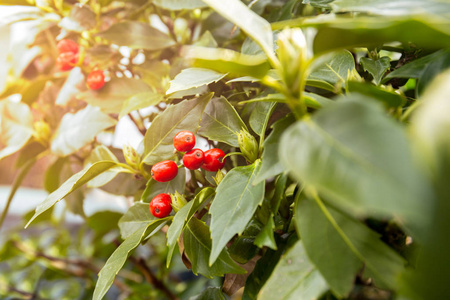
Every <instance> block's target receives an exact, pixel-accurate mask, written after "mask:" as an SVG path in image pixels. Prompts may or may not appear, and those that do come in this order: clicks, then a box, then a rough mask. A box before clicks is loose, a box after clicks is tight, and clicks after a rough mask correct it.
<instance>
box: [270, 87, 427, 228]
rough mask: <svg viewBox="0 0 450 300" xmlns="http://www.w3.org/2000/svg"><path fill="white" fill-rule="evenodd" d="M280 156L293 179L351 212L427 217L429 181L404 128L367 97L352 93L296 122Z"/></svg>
mask: <svg viewBox="0 0 450 300" xmlns="http://www.w3.org/2000/svg"><path fill="white" fill-rule="evenodd" d="M279 156H280V158H281V161H282V163H283V165H284V167H285V168H286V169H287V170H289V171H290V172H291V174H292V175H293V176H294V177H295V179H297V180H298V181H299V182H302V183H304V184H306V186H310V187H315V188H316V189H317V190H318V191H319V192H320V193H323V194H324V195H326V197H327V199H328V198H329V199H330V200H332V201H333V202H334V203H336V204H338V205H339V206H345V207H346V209H349V210H351V211H353V212H358V213H363V214H368V215H371V216H377V215H378V216H380V215H382V216H392V215H395V216H401V218H402V220H404V221H406V223H408V225H410V226H411V225H413V226H414V227H416V229H417V228H420V227H421V225H419V224H423V223H422V222H424V221H425V219H426V218H427V217H426V216H427V214H426V213H425V212H427V211H428V209H429V206H428V204H427V203H426V202H424V201H423V199H426V198H428V197H429V187H428V185H427V182H426V181H425V180H424V178H423V177H422V176H421V175H420V173H419V172H418V170H417V168H416V166H415V165H414V163H413V158H412V155H411V148H410V145H409V142H408V140H407V136H406V133H405V131H404V130H403V128H402V127H401V126H400V125H399V124H398V123H397V122H396V121H394V120H392V119H389V118H388V117H387V116H386V114H385V112H384V111H383V109H382V108H381V107H380V105H378V104H377V103H376V102H374V101H373V100H371V99H370V98H366V97H364V96H361V95H358V94H354V95H353V96H352V97H351V98H344V99H342V100H340V101H337V102H336V103H335V104H333V105H329V106H327V107H325V108H323V109H322V110H320V111H319V112H318V113H317V114H316V115H315V116H314V117H313V118H312V119H309V120H304V121H301V122H297V123H296V124H294V125H293V126H291V127H290V128H289V129H287V130H286V131H285V133H284V134H283V137H282V138H281V141H280V147H279Z"/></svg>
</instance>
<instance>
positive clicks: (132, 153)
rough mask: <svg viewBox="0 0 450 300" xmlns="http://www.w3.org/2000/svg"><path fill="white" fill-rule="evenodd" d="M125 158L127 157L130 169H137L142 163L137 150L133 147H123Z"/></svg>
mask: <svg viewBox="0 0 450 300" xmlns="http://www.w3.org/2000/svg"><path fill="white" fill-rule="evenodd" d="M122 151H123V156H124V157H125V161H126V162H127V164H128V165H130V167H133V168H135V169H137V168H138V167H139V164H140V162H141V159H140V157H139V154H138V153H137V152H136V150H135V149H134V148H133V147H131V146H130V145H125V146H124V147H123V150H122Z"/></svg>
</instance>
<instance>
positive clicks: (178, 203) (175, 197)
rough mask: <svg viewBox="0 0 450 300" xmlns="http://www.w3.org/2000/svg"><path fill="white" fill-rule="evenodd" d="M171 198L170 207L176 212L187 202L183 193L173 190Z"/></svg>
mask: <svg viewBox="0 0 450 300" xmlns="http://www.w3.org/2000/svg"><path fill="white" fill-rule="evenodd" d="M170 197H171V198H172V209H173V210H174V211H175V212H176V213H177V212H178V211H179V210H180V209H181V208H182V207H183V206H185V205H186V204H187V201H186V199H185V198H184V196H183V195H181V194H180V193H178V191H175V194H170Z"/></svg>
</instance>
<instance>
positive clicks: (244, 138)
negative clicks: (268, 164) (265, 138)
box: [238, 129, 259, 163]
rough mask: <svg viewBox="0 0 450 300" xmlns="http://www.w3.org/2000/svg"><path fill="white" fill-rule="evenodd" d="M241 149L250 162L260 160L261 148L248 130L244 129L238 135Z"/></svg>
mask: <svg viewBox="0 0 450 300" xmlns="http://www.w3.org/2000/svg"><path fill="white" fill-rule="evenodd" d="M238 143H239V148H240V149H241V152H242V154H244V157H245V158H246V159H247V161H248V162H250V163H253V162H254V161H255V160H256V159H257V158H258V152H259V146H258V142H257V141H256V139H255V138H254V137H253V135H251V134H250V133H249V132H248V131H247V130H245V129H242V130H241V131H240V132H239V134H238Z"/></svg>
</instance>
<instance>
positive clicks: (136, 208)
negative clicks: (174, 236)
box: [119, 202, 171, 240]
mask: <svg viewBox="0 0 450 300" xmlns="http://www.w3.org/2000/svg"><path fill="white" fill-rule="evenodd" d="M170 218H171V217H167V218H161V219H160V218H157V217H155V216H153V215H152V213H151V212H150V209H149V207H148V203H142V202H137V203H135V204H134V205H133V206H132V207H130V208H129V209H128V211H127V212H126V213H125V214H124V215H123V216H122V217H121V218H120V220H119V228H120V234H121V236H122V239H124V240H125V239H127V238H128V237H129V236H131V235H132V234H133V233H135V232H136V231H138V230H140V229H141V228H148V227H149V226H151V227H152V228H157V227H159V226H160V225H161V224H165V223H166V222H167V220H169V219H170Z"/></svg>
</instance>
